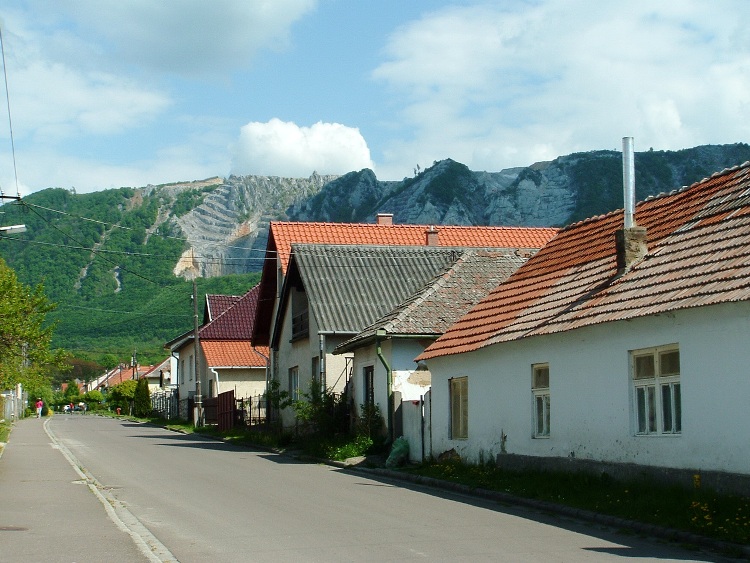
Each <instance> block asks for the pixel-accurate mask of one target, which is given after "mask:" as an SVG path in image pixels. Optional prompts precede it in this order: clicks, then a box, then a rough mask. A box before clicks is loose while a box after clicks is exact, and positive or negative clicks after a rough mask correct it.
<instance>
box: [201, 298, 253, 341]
mask: <svg viewBox="0 0 750 563" xmlns="http://www.w3.org/2000/svg"><path fill="white" fill-rule="evenodd" d="M259 293H260V286H259V285H256V286H255V287H254V288H252V289H251V290H250V291H248V292H247V293H246V294H245V295H243V296H241V297H237V298H235V299H231V296H225V297H227V298H228V299H227V300H225V302H226V303H229V306H228V307H227V308H226V309H225V310H224V311H223V312H222V313H221V314H219V315H218V316H216V317H213V320H212V321H210V322H209V323H208V324H206V325H203V326H202V327H201V328H200V329H199V332H198V335H199V337H200V338H201V339H205V340H248V341H249V340H250V339H251V336H252V333H253V324H254V322H255V309H256V307H257V306H258V295H259ZM213 297H218V296H213Z"/></svg>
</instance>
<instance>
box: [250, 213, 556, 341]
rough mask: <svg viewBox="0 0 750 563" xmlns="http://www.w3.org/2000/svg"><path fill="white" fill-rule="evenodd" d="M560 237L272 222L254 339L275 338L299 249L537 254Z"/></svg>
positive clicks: (540, 231)
mask: <svg viewBox="0 0 750 563" xmlns="http://www.w3.org/2000/svg"><path fill="white" fill-rule="evenodd" d="M379 219H380V217H379ZM557 231H558V229H555V228H546V227H470V226H449V225H394V224H392V223H391V222H390V220H389V221H384V222H383V221H379V222H378V223H374V224H373V223H299V222H285V221H272V222H271V224H270V227H269V234H268V244H267V246H266V254H265V260H264V262H263V273H262V277H261V282H260V285H261V290H260V297H259V302H258V313H257V317H256V324H255V327H254V332H253V339H254V341H255V342H256V343H259V344H267V343H268V342H269V340H270V338H271V335H270V328H271V319H272V313H273V309H274V304H275V299H276V296H277V295H278V293H277V292H278V289H279V283H278V279H277V276H278V275H279V273H280V274H281V276H282V277H283V276H286V273H287V269H288V267H289V259H290V255H291V250H292V244H294V243H307V244H330V245H352V246H356V245H381V246H438V247H455V248H469V247H473V248H502V249H509V250H520V251H528V252H533V251H535V250H538V249H539V248H541V247H542V246H544V245H545V244H546V243H547V241H549V240H550V239H551V238H552V237H553V236H554V235H555V234H556V233H557ZM277 266H278V268H277Z"/></svg>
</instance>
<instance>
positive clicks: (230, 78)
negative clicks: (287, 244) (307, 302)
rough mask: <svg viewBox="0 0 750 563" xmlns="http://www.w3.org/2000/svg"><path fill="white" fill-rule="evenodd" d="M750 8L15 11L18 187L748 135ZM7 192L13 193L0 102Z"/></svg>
mask: <svg viewBox="0 0 750 563" xmlns="http://www.w3.org/2000/svg"><path fill="white" fill-rule="evenodd" d="M749 16H750V2H747V1H746V0H714V1H712V2H710V3H708V2H705V1H704V0H695V1H693V0H661V1H659V2H653V1H640V0H633V1H629V2H621V1H617V2H615V1H611V0H599V1H597V2H593V1H589V0H536V1H532V0H529V1H520V0H518V1H516V0H505V1H495V2H482V1H469V0H464V1H453V2H451V1H442V0H406V1H405V0H379V1H377V2H371V1H365V0H211V1H206V0H181V1H177V0H171V1H161V2H155V1H154V0H120V1H117V2H114V1H111V0H4V2H3V4H2V7H0V25H1V26H2V33H3V40H4V44H5V58H6V65H7V66H6V71H7V77H8V88H9V93H10V96H9V97H10V108H11V117H12V124H13V133H14V135H13V136H14V141H15V148H16V170H17V175H18V184H19V190H20V192H21V194H22V195H26V194H28V193H31V192H33V191H36V190H39V189H43V188H46V187H63V188H72V187H74V188H75V189H76V190H77V191H78V192H79V193H81V192H90V191H95V190H102V189H107V188H114V187H120V186H133V187H136V186H145V185H147V184H159V183H166V182H176V181H185V180H197V179H203V178H207V177H211V176H217V175H218V176H227V175H229V174H262V175H275V176H291V177H307V176H309V175H310V174H311V173H312V172H313V171H317V172H320V173H328V174H343V173H346V172H348V171H351V170H359V169H361V168H365V167H368V168H373V169H374V170H375V173H376V174H377V176H378V178H380V179H383V180H395V179H401V178H403V177H405V176H411V175H412V174H413V171H414V169H415V168H416V166H417V165H419V166H420V167H422V168H424V167H427V166H429V165H431V164H432V163H433V161H435V160H440V159H443V158H453V159H454V160H457V161H459V162H462V163H464V164H466V165H467V166H469V167H470V168H471V169H473V170H488V171H499V170H502V169H504V168H510V167H514V166H527V165H529V164H532V163H534V162H536V161H540V160H550V159H552V158H555V157H556V156H559V155H563V154H568V153H571V152H575V151H586V150H597V149H618V150H619V148H620V139H621V138H622V137H623V136H634V137H635V147H636V150H647V149H648V148H654V149H671V150H676V149H681V148H687V147H692V146H696V145H701V144H718V143H734V142H740V141H741V142H748V141H750V34H747V33H746V32H745V30H744V29H743V22H747V21H748V19H750V18H749ZM1 98H2V102H3V103H2V104H0V105H1V106H2V107H1V108H0V187H2V189H3V191H4V192H6V193H15V191H16V180H15V175H14V172H13V161H12V158H11V142H10V134H9V131H10V127H9V124H8V115H7V111H6V103H5V102H6V100H5V96H4V95H3V96H1Z"/></svg>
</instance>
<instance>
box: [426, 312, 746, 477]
mask: <svg viewBox="0 0 750 563" xmlns="http://www.w3.org/2000/svg"><path fill="white" fill-rule="evenodd" d="M748 342H750V304H749V303H734V304H728V305H716V306H712V307H704V308H701V309H691V310H685V311H681V312H677V313H674V314H668V315H660V316H655V317H649V318H645V319H635V320H631V321H618V322H614V323H606V324H602V325H598V326H594V327H589V328H585V329H578V330H575V331H571V332H567V333H563V334H560V335H553V336H545V337H536V338H531V339H524V340H521V341H518V342H514V343H506V344H498V345H495V346H491V347H488V348H485V349H482V350H478V351H476V352H472V353H469V354H460V355H456V356H448V357H445V358H435V359H433V360H430V361H429V362H428V365H429V367H430V369H431V371H432V383H433V385H432V394H433V398H432V409H433V412H432V424H433V428H432V432H433V438H432V439H433V453H434V455H439V454H440V453H441V452H443V451H446V450H449V449H451V448H455V449H456V450H457V451H458V452H459V453H460V454H461V455H462V456H463V457H464V458H467V459H470V460H475V461H476V460H478V458H479V455H480V452H481V453H482V454H483V455H484V457H485V459H486V458H487V456H488V455H494V454H497V453H499V452H500V451H501V449H502V447H503V444H502V439H501V437H502V436H503V435H505V436H507V439H506V440H505V444H504V447H505V450H506V451H507V452H508V453H516V454H524V455H536V456H557V457H567V456H575V457H576V458H582V459H592V460H604V461H612V462H625V463H637V464H643V465H653V466H661V467H675V468H683V469H702V470H707V471H708V470H716V471H728V472H735V473H743V474H748V473H750V448H747V429H748V428H750V409H748V408H747V399H748V397H750V346H748ZM672 343H676V344H678V345H679V349H680V366H681V367H680V370H681V373H680V383H681V392H682V433H681V435H669V436H636V435H635V432H634V420H633V419H634V417H633V414H632V413H633V408H632V396H633V393H632V386H631V376H630V371H629V366H628V362H629V353H628V352H629V351H630V350H634V349H640V348H647V347H651V346H659V345H663V344H672ZM542 362H547V363H549V369H550V396H551V405H552V406H551V424H550V426H551V433H550V437H549V438H537V439H535V438H533V437H532V434H533V417H532V399H531V365H532V364H534V363H542ZM458 376H468V381H469V385H468V388H469V423H468V424H469V428H468V435H469V438H468V439H467V440H451V439H450V413H449V403H448V400H449V398H448V379H449V378H451V377H458Z"/></svg>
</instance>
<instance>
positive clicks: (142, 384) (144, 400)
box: [133, 377, 151, 418]
mask: <svg viewBox="0 0 750 563" xmlns="http://www.w3.org/2000/svg"><path fill="white" fill-rule="evenodd" d="M133 414H134V415H135V416H137V417H140V418H146V417H148V416H149V415H150V414H151V392H150V391H149V389H148V379H146V378H145V377H141V378H140V379H139V380H138V384H137V385H136V387H135V395H134V396H133Z"/></svg>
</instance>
